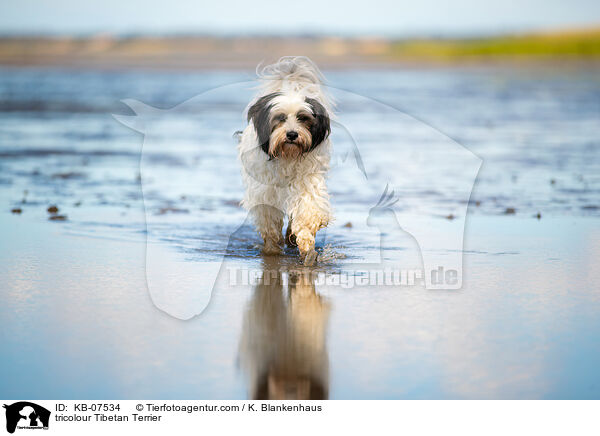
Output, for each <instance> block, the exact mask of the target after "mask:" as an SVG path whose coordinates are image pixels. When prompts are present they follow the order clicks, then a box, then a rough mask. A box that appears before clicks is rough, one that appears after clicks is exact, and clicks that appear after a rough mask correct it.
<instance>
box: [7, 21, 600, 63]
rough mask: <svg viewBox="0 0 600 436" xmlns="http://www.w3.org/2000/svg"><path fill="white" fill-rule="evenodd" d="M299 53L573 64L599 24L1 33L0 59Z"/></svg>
mask: <svg viewBox="0 0 600 436" xmlns="http://www.w3.org/2000/svg"><path fill="white" fill-rule="evenodd" d="M300 54H301V55H304V56H308V57H310V58H311V59H313V60H314V61H315V62H317V64H319V65H320V66H321V67H322V68H326V69H349V68H355V69H356V68H397V67H403V68H410V67H419V68H423V67H440V66H444V67H448V66H478V67H485V66H493V67H498V66H502V65H503V66H508V67H523V66H525V67H542V68H543V67H547V66H552V67H553V68H558V67H561V68H564V67H567V68H573V67H586V68H589V67H590V65H592V66H597V65H598V64H599V63H600V31H599V30H598V29H595V28H593V29H582V30H577V31H570V32H550V33H541V34H532V35H508V36H499V37H490V38H472V39H431V38H429V39H427V38H424V39H408V40H394V39H385V38H378V37H362V38H342V37H335V36H298V37H276V36H231V37H212V36H193V35H192V36H166V37H158V36H155V37H152V36H130V37H123V36H113V35H96V36H88V37H20V38H19V37H15V38H8V37H4V38H0V65H4V66H50V67H60V68H65V67H66V68H85V69H131V68H133V69H170V70H174V69H177V70H210V69H254V68H255V67H256V64H257V63H258V62H260V61H266V62H270V61H274V60H276V59H278V58H279V57H281V56H286V55H300Z"/></svg>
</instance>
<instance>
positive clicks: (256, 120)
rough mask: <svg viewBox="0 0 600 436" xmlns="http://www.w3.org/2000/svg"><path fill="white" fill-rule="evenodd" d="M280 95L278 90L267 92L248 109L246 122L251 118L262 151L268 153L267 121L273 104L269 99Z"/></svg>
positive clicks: (268, 130)
mask: <svg viewBox="0 0 600 436" xmlns="http://www.w3.org/2000/svg"><path fill="white" fill-rule="evenodd" d="M278 95H281V93H280V92H274V93H272V94H267V95H265V96H263V97H261V98H259V99H258V100H257V101H256V103H254V104H253V105H252V106H250V108H249V109H248V122H250V120H252V124H253V125H254V129H255V130H256V134H257V135H258V142H259V143H260V147H261V148H262V149H263V151H264V152H265V153H267V154H269V137H270V136H271V123H270V122H269V114H270V112H271V107H272V106H273V104H272V103H271V101H272V100H273V99H274V98H275V97H277V96H278Z"/></svg>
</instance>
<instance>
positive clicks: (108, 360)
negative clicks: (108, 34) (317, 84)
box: [0, 68, 600, 399]
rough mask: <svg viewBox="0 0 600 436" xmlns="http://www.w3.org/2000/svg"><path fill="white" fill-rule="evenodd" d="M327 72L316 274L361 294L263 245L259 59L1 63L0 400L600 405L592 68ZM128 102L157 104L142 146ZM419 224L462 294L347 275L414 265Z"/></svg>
mask: <svg viewBox="0 0 600 436" xmlns="http://www.w3.org/2000/svg"><path fill="white" fill-rule="evenodd" d="M326 73H327V76H328V78H329V80H330V82H329V83H330V85H331V88H330V89H331V91H332V93H335V96H336V98H338V102H339V106H338V110H339V118H338V120H337V124H336V125H335V126H334V133H333V142H334V144H335V145H334V155H333V159H332V161H333V168H332V170H331V172H330V179H329V181H328V186H329V189H330V192H331V195H332V203H333V206H334V210H335V216H336V218H337V220H336V221H335V222H333V223H332V224H331V225H330V226H329V228H328V229H327V231H322V232H320V233H319V237H318V249H319V252H320V254H321V261H320V263H319V264H318V266H317V267H316V268H315V269H313V270H310V271H313V272H318V273H325V274H326V275H327V277H329V278H333V279H335V278H336V277H337V278H340V277H345V278H352V280H354V281H355V282H354V284H353V285H352V286H347V285H346V284H344V283H341V282H340V283H339V284H335V282H333V283H332V282H327V281H323V282H321V281H318V280H315V281H314V282H311V281H308V282H299V281H298V280H297V278H298V277H300V276H299V274H300V273H299V272H298V271H297V270H298V261H297V253H295V252H294V251H293V250H288V252H287V253H286V256H284V257H282V258H279V259H264V258H263V257H262V256H261V254H260V240H259V238H258V237H257V235H256V233H255V232H254V230H253V229H252V226H251V224H250V223H249V221H248V217H247V214H246V213H245V211H243V210H242V209H241V208H240V207H239V206H238V202H239V200H240V198H241V193H242V186H241V180H240V179H241V177H240V164H239V163H238V161H237V159H236V153H235V141H234V140H233V138H232V133H233V132H234V131H236V130H239V129H240V128H242V127H243V125H244V119H243V115H242V113H243V108H244V106H245V105H246V103H247V101H248V99H249V98H250V96H251V94H252V89H251V86H252V85H253V83H250V82H248V80H249V79H251V73H250V72H240V71H219V72H194V73H183V72H179V73H174V72H171V73H163V72H143V73H140V72H128V73H122V72H118V73H117V72H111V73H107V72H99V71H87V72H81V71H79V72H78V71H73V70H65V71H57V70H54V71H50V70H47V69H35V68H29V69H19V70H17V69H15V70H12V69H8V70H2V71H0V89H1V90H2V93H3V94H2V95H3V96H4V100H2V102H1V105H0V110H1V111H0V139H1V141H0V170H1V171H0V205H2V207H0V224H1V226H2V227H1V228H2V229H3V230H2V245H1V246H0V297H2V301H3V305H2V307H0V319H1V320H2V321H1V323H2V324H1V327H2V328H1V329H0V331H2V333H1V334H2V338H3V344H4V347H3V349H2V351H1V352H0V353H1V354H0V361H1V362H2V363H1V364H0V365H1V368H2V371H3V375H4V379H5V380H7V381H8V382H7V383H5V384H4V385H3V386H2V393H3V394H4V395H5V397H27V398H31V399H36V398H48V397H53V398H135V397H140V398H141V397H146V398H150V397H152V398H247V397H262V396H265V395H268V396H275V397H278V396H279V397H280V396H297V397H327V398H598V397H599V396H600V393H599V389H600V388H599V387H600V383H599V380H598V375H597V373H598V372H597V370H596V368H597V367H598V363H600V362H598V360H599V353H598V350H597V346H596V344H597V343H598V335H599V332H600V328H598V327H599V325H598V322H599V321H598V320H599V317H598V313H600V312H599V309H600V307H599V294H598V292H597V289H598V285H597V283H598V279H599V278H600V277H598V265H597V262H598V258H599V256H598V254H599V250H600V246H599V241H600V238H599V235H598V218H599V214H600V196H599V193H600V189H599V187H600V178H599V177H598V174H599V171H598V170H599V165H600V159H598V151H599V150H600V149H599V148H598V147H597V139H598V122H597V121H598V115H599V113H598V105H597V101H598V96H599V95H600V82H598V79H597V75H596V74H595V71H593V70H585V69H584V70H581V71H578V72H569V73H565V72H564V71H559V72H556V71H547V72H545V73H543V74H541V73H540V72H536V73H535V74H534V73H532V72H523V71H521V72H514V71H505V70H498V71H496V70H490V71H486V72H482V71H479V70H462V71H457V70H445V69H440V70H420V71H405V70H398V71H346V72H339V71H338V72H326ZM205 91H208V92H205ZM195 96H196V97H198V98H196V99H192V100H191V101H188V102H187V104H183V105H180V103H182V102H184V101H186V100H188V99H190V98H192V97H195ZM124 98H132V99H135V100H138V101H141V102H144V103H147V104H150V105H152V106H156V107H158V108H163V109H165V110H154V111H152V110H151V112H152V113H153V115H152V116H151V117H148V118H144V120H145V121H146V126H149V127H150V130H149V132H147V133H148V134H147V135H146V136H145V137H142V135H141V134H140V133H139V132H135V131H133V130H131V129H128V128H127V127H125V126H123V125H122V124H120V123H118V122H117V121H116V120H115V119H114V118H113V117H112V115H111V114H119V115H121V116H125V117H127V116H132V115H133V114H134V112H133V111H132V110H130V108H128V107H126V106H125V105H123V104H122V103H119V101H120V100H121V99H124ZM128 102H129V103H130V104H131V105H132V106H134V108H135V107H137V108H138V109H139V108H140V107H142V108H143V107H144V106H143V105H142V104H137V106H136V103H135V102H133V100H128ZM130 107H131V106H130ZM168 108H171V109H170V110H166V109H168ZM140 112H141V114H139V115H140V119H142V118H143V116H144V115H145V114H144V113H143V112H144V110H140ZM122 119H124V120H125V122H126V124H127V123H129V124H131V125H133V126H134V127H135V126H136V123H135V122H133V121H134V119H132V118H129V119H127V118H122ZM127 120H129V121H127ZM390 126H392V127H393V128H390ZM147 138H149V139H150V140H146V139H147ZM446 149H447V150H450V151H452V152H451V153H448V152H446V151H445V150H446ZM464 150H470V151H471V152H472V153H474V154H475V155H476V157H477V158H478V159H481V161H482V165H481V168H480V169H479V173H478V177H477V181H476V183H475V186H474V188H473V192H472V193H471V185H469V184H468V183H467V184H466V185H465V184H464V183H463V182H472V181H471V180H470V179H469V176H472V175H473V174H472V172H473V169H472V168H470V172H469V171H466V169H467V167H465V166H463V165H461V162H462V161H461V160H460V159H458V160H453V159H452V158H453V157H454V156H459V157H463V156H465V154H464V153H462V152H461V151H464ZM356 151H358V153H356ZM423 152H424V153H425V154H423ZM438 152H439V154H437V153H438ZM431 153H434V154H433V155H432V154H431ZM357 156H360V159H358V157H357ZM466 156H467V157H468V158H469V159H471V160H472V156H473V154H469V153H467V154H466ZM478 159H475V161H476V163H477V164H478V163H479V160H478ZM359 160H360V161H361V162H362V163H363V166H362V167H361V166H360V165H358V162H359ZM386 186H389V187H390V188H391V189H393V190H394V193H395V194H394V195H395V197H397V198H398V200H399V201H398V202H397V203H396V204H395V205H394V210H393V212H392V210H380V211H379V212H381V213H375V212H376V211H377V209H384V208H377V207H376V205H377V204H378V203H379V200H380V198H381V196H382V193H383V192H385V191H384V189H386ZM465 187H466V188H467V189H465ZM388 209H389V208H388ZM374 210H375V211H374ZM465 222H466V225H464V231H465V234H464V253H463V251H462V250H453V249H452V247H451V245H452V244H450V246H448V244H447V242H448V241H447V240H446V236H447V235H454V236H456V235H458V236H460V235H461V232H462V229H463V224H465ZM420 231H421V232H422V233H423V232H424V233H428V234H429V239H428V240H429V245H428V246H426V247H425V250H424V254H425V255H433V256H434V257H435V256H437V258H438V259H454V260H457V259H458V260H461V259H462V260H464V263H463V265H462V266H463V273H464V274H463V276H462V279H463V280H462V287H460V289H459V290H453V291H447V290H445V291H441V290H435V291H434V290H425V289H423V286H422V283H421V282H420V281H418V282H417V284H416V285H414V286H387V285H377V284H376V285H364V284H358V282H357V280H358V278H360V277H361V276H362V275H363V274H364V272H365V270H367V271H373V270H375V271H376V270H378V269H381V268H382V267H385V266H390V265H392V266H393V265H401V266H402V267H403V268H407V269H414V268H417V269H418V268H422V261H421V256H420V253H419V250H418V247H417V245H416V242H415V239H414V238H413V237H412V236H410V235H409V234H408V233H410V234H412V235H413V236H414V234H415V233H418V232H420ZM406 232H408V233H406ZM421 236H422V235H421ZM421 241H422V240H421ZM147 242H148V245H147ZM432 242H433V243H432ZM454 242H456V241H454ZM224 260H225V261H224ZM223 261H224V262H223ZM147 262H150V268H149V267H148V265H147ZM232 268H234V269H235V268H237V270H242V271H258V272H259V273H260V272H264V271H266V272H271V271H279V270H281V271H282V273H281V275H282V278H286V279H287V281H286V282H285V283H279V282H278V281H277V280H276V281H275V282H273V283H265V282H264V281H263V282H261V281H258V282H255V283H248V284H244V283H241V282H240V283H237V284H235V285H232V284H231V282H228V280H229V271H230V270H231V269H232ZM300 272H302V271H300ZM276 274H279V273H276ZM215 277H217V280H216V286H214V289H213V282H214V281H215V280H214V279H215ZM276 277H277V275H276ZM152 284H154V286H152ZM149 285H150V287H149ZM211 291H212V296H211V295H210V294H211ZM207 303H208V305H207V306H206V304H207ZM205 306H206V307H205ZM203 309H205V310H204V311H203ZM197 314H199V315H197Z"/></svg>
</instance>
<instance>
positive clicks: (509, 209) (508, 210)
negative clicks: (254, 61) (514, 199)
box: [504, 207, 517, 215]
mask: <svg viewBox="0 0 600 436" xmlns="http://www.w3.org/2000/svg"><path fill="white" fill-rule="evenodd" d="M516 212H517V210H516V209H515V208H514V207H507V208H506V210H505V211H504V214H505V215H514V214H515V213H516Z"/></svg>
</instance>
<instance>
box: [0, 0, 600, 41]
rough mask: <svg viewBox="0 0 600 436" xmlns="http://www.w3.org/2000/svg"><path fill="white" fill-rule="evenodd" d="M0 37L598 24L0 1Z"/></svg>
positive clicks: (535, 6)
mask: <svg viewBox="0 0 600 436" xmlns="http://www.w3.org/2000/svg"><path fill="white" fill-rule="evenodd" d="M0 2H1V3H0V4H1V6H0V11H1V12H0V33H3V34H14V33H19V34H32V33H33V34H40V33H42V34H43V33H60V34H90V33H104V32H108V33H117V34H129V33H161V34H162V33H188V32H189V33H203V34H207V33H213V34H247V33H251V34H310V33H318V34H323V33H325V34H342V35H382V36H414V35H469V34H471V35H472V34H488V33H498V32H511V31H528V30H538V29H552V28H561V27H576V26H581V25H584V26H589V25H594V24H600V1H599V0H570V1H567V0H521V1H519V2H514V3H513V2H510V1H506V0H483V1H482V0H455V1H452V2H450V1H440V0H414V1H406V0H400V1H392V0H369V1H360V2H356V1H352V0H347V1H330V2H328V1H326V0H302V1H301V0H283V1H277V2H275V1H267V0H246V1H192V0H169V1H160V2H151V1H144V0H103V1H81V0H52V1H50V0H18V1H17V0H14V1H13V0H0Z"/></svg>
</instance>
